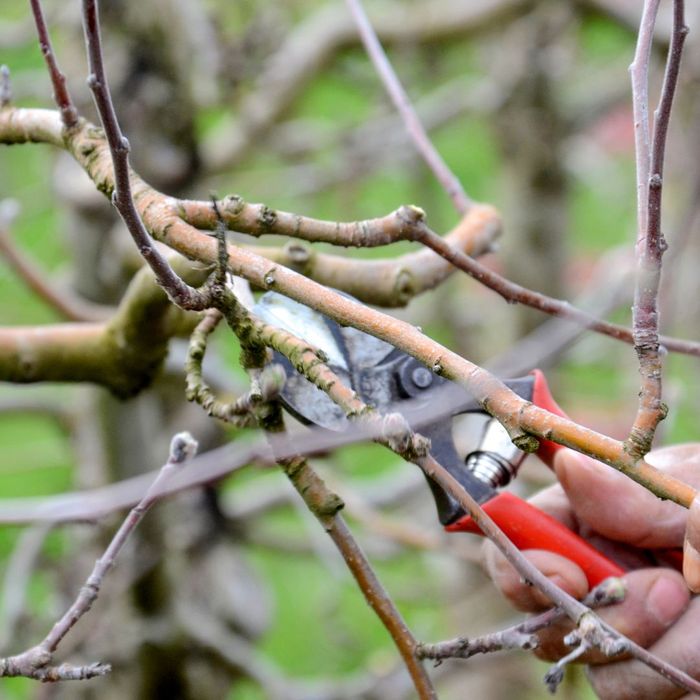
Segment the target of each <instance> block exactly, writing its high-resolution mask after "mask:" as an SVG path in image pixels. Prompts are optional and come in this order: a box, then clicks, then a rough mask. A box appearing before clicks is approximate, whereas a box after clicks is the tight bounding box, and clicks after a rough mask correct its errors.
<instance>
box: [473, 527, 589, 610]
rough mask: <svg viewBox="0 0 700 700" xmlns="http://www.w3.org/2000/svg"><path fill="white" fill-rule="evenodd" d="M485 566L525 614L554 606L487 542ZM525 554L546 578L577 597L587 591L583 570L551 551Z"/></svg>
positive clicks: (527, 552)
mask: <svg viewBox="0 0 700 700" xmlns="http://www.w3.org/2000/svg"><path fill="white" fill-rule="evenodd" d="M483 551H484V564H485V566H486V570H487V572H488V574H489V576H490V577H491V578H492V579H493V582H494V583H495V584H496V587H497V588H498V589H499V590H500V591H501V593H502V594H503V595H504V596H505V597H506V598H507V599H508V600H509V601H510V603H511V605H513V607H515V608H516V609H518V610H522V611H524V612H538V611H540V610H546V609H547V608H551V607H552V602H551V601H550V600H549V598H547V597H546V596H545V595H544V593H542V592H541V591H540V590H539V589H538V588H536V587H535V586H532V585H528V584H526V583H525V582H524V581H523V578H522V576H521V575H520V574H519V573H518V572H517V571H516V570H515V568H514V567H513V565H512V564H511V563H510V562H509V561H508V560H507V559H506V558H505V557H504V556H503V555H502V554H501V553H500V552H499V551H498V549H497V548H496V546H495V545H494V544H492V543H491V542H489V541H487V542H486V543H485V544H484V550H483ZM523 555H524V556H525V557H526V558H527V559H528V560H529V561H530V562H531V563H532V564H534V565H535V566H536V567H537V568H538V569H539V570H540V571H541V572H542V573H543V574H544V575H545V576H547V577H548V578H549V579H550V580H551V581H552V582H553V583H554V584H556V585H557V586H559V588H561V589H562V590H563V591H565V592H566V593H568V594H569V595H571V596H573V597H574V598H582V597H583V596H585V595H586V593H587V592H588V581H587V580H586V575H585V574H584V572H583V570H582V569H581V568H580V567H579V566H578V565H576V564H574V562H572V561H571V560H569V559H566V558H565V557H562V556H559V555H558V554H554V553H552V552H545V551H543V550H539V549H531V550H528V551H525V552H523Z"/></svg>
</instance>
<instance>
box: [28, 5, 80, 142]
mask: <svg viewBox="0 0 700 700" xmlns="http://www.w3.org/2000/svg"><path fill="white" fill-rule="evenodd" d="M30 4H31V6H32V14H33V15H34V23H35V24H36V31H37V34H38V35H39V46H40V47H41V53H42V54H43V55H44V60H45V61H46V67H47V68H48V69H49V77H50V78H51V84H52V85H53V99H54V102H55V103H56V104H57V105H58V108H59V110H60V111H61V120H62V121H63V125H64V126H65V127H66V129H70V128H71V127H73V126H75V125H76V124H77V123H78V110H77V109H76V108H75V105H74V104H73V100H72V99H71V96H70V93H69V92H68V86H67V85H66V76H65V75H63V73H62V72H61V69H60V68H59V67H58V62H57V61H56V55H55V54H54V52H53V47H52V46H51V39H50V37H49V30H48V28H47V26H46V19H45V18H44V12H43V10H42V8H41V2H40V0H30Z"/></svg>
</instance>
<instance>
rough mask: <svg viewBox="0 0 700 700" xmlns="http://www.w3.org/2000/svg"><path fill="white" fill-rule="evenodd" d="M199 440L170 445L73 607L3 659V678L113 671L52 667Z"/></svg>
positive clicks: (180, 437) (186, 437)
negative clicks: (42, 634) (31, 641)
mask: <svg viewBox="0 0 700 700" xmlns="http://www.w3.org/2000/svg"><path fill="white" fill-rule="evenodd" d="M196 450H197V443H196V442H195V441H194V440H193V438H192V436H191V435H190V434H189V433H178V434H177V435H175V437H174V438H173V439H172V442H171V444H170V456H169V458H168V461H167V462H166V463H165V465H164V466H163V467H162V468H161V470H160V471H159V472H158V475H157V476H156V478H155V480H154V481H153V483H152V484H151V486H150V487H149V488H148V490H147V491H146V493H145V495H144V496H143V498H142V499H141V501H140V502H139V503H138V505H137V506H135V507H134V508H133V509H132V510H131V512H130V513H129V514H128V515H127V517H126V519H125V520H124V522H123V523H122V525H121V527H120V528H119V530H117V532H116V534H115V535H114V537H113V538H112V541H111V542H110V543H109V545H108V546H107V549H106V550H105V552H104V554H103V555H102V557H100V559H98V560H97V562H96V563H95V566H94V568H93V570H92V573H91V574H90V576H88V578H87V580H86V582H85V584H84V585H83V587H82V588H81V589H80V593H79V594H78V597H77V598H76V599H75V601H74V602H73V604H72V605H71V606H70V608H69V609H68V610H67V611H66V612H65V613H64V615H63V616H62V617H61V618H60V619H59V620H58V621H57V622H56V624H55V625H54V626H53V627H52V628H51V631H50V632H49V633H48V634H47V635H46V637H45V638H44V639H43V640H42V641H41V642H40V643H39V644H37V645H36V646H34V647H32V648H31V649H28V650H27V651H25V652H22V653H21V654H17V655H15V656H10V657H7V658H4V659H0V677H2V676H5V677H14V676H25V677H27V678H35V679H37V680H41V681H43V682H53V681H61V680H84V679H88V678H93V677H95V676H103V675H105V674H107V673H109V672H110V670H111V668H110V666H108V665H105V664H100V663H95V664H90V665H88V666H80V667H76V666H70V665H68V664H63V665H62V666H58V667H54V666H51V663H52V661H53V657H54V654H55V652H56V650H57V649H58V646H59V645H60V643H61V641H62V640H63V639H64V638H65V636H66V635H67V634H68V633H69V632H70V631H71V629H73V627H74V626H75V624H76V623H77V622H78V621H79V620H80V618H81V617H82V616H83V615H85V613H87V612H88V610H90V608H91V607H92V605H93V603H94V602H95V600H97V597H98V596H99V594H100V589H101V588H102V584H103V582H104V579H105V577H106V576H107V574H108V573H109V570H110V569H111V568H112V567H113V566H114V563H115V561H116V558H117V557H118V556H119V553H120V552H121V550H122V548H123V547H124V545H125V544H126V542H127V540H128V539H129V537H130V535H131V534H132V533H133V531H134V530H135V529H136V527H137V526H138V524H139V523H140V522H141V520H142V519H143V517H144V516H145V515H146V513H147V512H148V510H149V509H150V508H151V506H152V505H153V504H154V503H155V502H156V501H157V500H159V499H160V498H161V497H162V485H163V483H165V482H167V481H168V480H169V479H170V478H171V476H172V474H173V472H175V471H177V470H178V469H179V467H180V465H182V463H183V462H185V461H186V460H188V459H190V458H191V457H193V456H194V453H195V452H196Z"/></svg>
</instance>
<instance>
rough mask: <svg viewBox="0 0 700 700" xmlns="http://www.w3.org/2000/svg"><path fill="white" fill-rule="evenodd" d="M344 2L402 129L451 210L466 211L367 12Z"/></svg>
mask: <svg viewBox="0 0 700 700" xmlns="http://www.w3.org/2000/svg"><path fill="white" fill-rule="evenodd" d="M346 2H347V5H348V7H349V8H350V12H351V13H352V16H353V18H354V19H355V23H356V24H357V29H358V31H359V33H360V38H361V39H362V43H363V44H364V46H365V49H366V51H367V54H368V56H369V58H370V60H371V61H372V63H373V64H374V67H375V69H376V71H377V74H378V75H379V77H380V79H381V81H382V83H384V87H385V88H386V91H387V92H388V93H389V96H390V97H391V100H392V102H393V103H394V106H395V107H396V109H397V110H398V111H399V113H400V114H401V118H402V119H403V122H404V125H405V127H406V130H407V131H408V134H409V136H410V137H411V139H412V141H413V143H414V144H415V146H416V148H417V149H418V152H419V153H420V154H421V156H422V157H423V159H424V160H425V162H426V164H427V165H428V167H429V168H430V169H431V170H432V171H433V174H434V175H435V177H436V178H437V180H438V182H439V183H440V184H441V185H442V187H443V188H444V190H445V192H447V195H448V196H449V198H450V199H451V200H452V203H453V204H454V206H455V209H457V211H458V212H459V213H460V214H462V215H464V214H466V212H467V211H468V209H469V208H470V207H471V206H472V200H471V199H470V198H469V197H468V196H467V194H466V192H465V191H464V188H463V187H462V184H461V183H460V181H459V179H458V178H457V176H456V175H455V174H454V173H453V172H452V171H451V170H450V168H449V167H448V165H447V163H445V161H444V160H443V158H442V156H441V155H440V154H439V153H438V151H437V149H436V148H435V146H433V143H432V141H431V140H430V137H429V136H428V134H427V132H426V130H425V129H424V128H423V125H422V124H421V121H420V119H419V118H418V115H417V114H416V111H415V109H414V108H413V105H412V104H411V100H410V99H409V97H408V95H407V94H406V91H405V90H404V88H403V86H402V85H401V82H400V81H399V79H398V76H397V75H396V73H395V72H394V69H393V68H392V66H391V63H389V59H388V58H387V56H386V54H385V53H384V49H382V45H381V43H380V42H379V38H378V37H377V34H376V32H375V31H374V29H373V27H372V24H371V22H370V21H369V18H368V17H367V13H366V12H365V10H364V8H363V6H362V3H361V1H360V0H346Z"/></svg>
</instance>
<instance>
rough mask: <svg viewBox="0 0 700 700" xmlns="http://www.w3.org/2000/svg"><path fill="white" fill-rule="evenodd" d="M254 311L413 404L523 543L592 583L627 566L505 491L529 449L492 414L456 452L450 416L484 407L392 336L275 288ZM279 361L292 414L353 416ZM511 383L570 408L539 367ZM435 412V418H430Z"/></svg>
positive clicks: (365, 386)
mask: <svg viewBox="0 0 700 700" xmlns="http://www.w3.org/2000/svg"><path fill="white" fill-rule="evenodd" d="M254 312H255V313H256V315H258V316H259V317H260V318H261V319H262V320H263V321H264V322H266V323H268V324H270V325H274V326H277V327H280V328H283V329H285V330H287V331H289V332H290V333H293V334H294V335H296V336H297V337H300V338H302V339H304V340H305V341H307V342H308V343H310V344H311V345H314V346H315V347H317V348H319V349H320V350H322V351H323V352H324V353H325V354H326V356H327V358H328V364H329V366H330V367H331V369H332V370H333V371H334V372H335V373H336V374H337V375H339V377H340V378H341V379H342V380H343V381H344V382H346V384H347V385H348V386H350V387H352V388H353V389H354V391H355V392H356V393H357V394H358V396H359V397H360V398H361V399H362V400H363V401H364V402H365V403H367V404H369V405H371V406H373V407H375V408H376V409H377V410H379V411H382V412H386V411H399V412H401V413H404V411H403V410H402V406H403V407H408V406H409V405H410V407H411V410H410V411H409V412H408V414H405V415H407V420H408V422H409V425H411V427H415V428H416V429H417V430H418V432H420V433H421V435H424V436H425V437H427V438H429V439H430V441H431V453H432V454H433V456H434V457H435V459H436V460H437V461H438V462H440V464H442V466H444V467H445V469H447V471H449V472H450V474H451V475H452V476H453V477H455V479H457V481H459V483H460V484H461V485H462V486H463V487H464V488H465V489H466V490H467V491H468V492H469V493H470V494H471V496H472V497H473V498H474V499H475V500H476V501H477V502H478V503H479V504H480V505H481V506H482V507H483V508H484V510H485V511H486V512H487V513H488V514H489V515H490V516H491V518H492V519H493V520H494V521H495V522H496V524H497V525H498V526H499V527H500V528H501V529H502V530H503V531H504V532H505V534H506V535H507V536H508V537H509V539H510V540H511V541H512V542H513V543H514V544H515V545H516V546H517V547H518V549H544V550H548V551H551V552H556V553H557V554H561V555H562V556H565V557H567V558H568V559H570V560H572V561H574V562H576V564H578V565H579V566H580V567H581V569H583V571H584V572H585V574H586V577H587V579H588V583H589V585H590V586H591V587H594V586H596V585H597V584H598V583H600V582H601V581H603V580H604V579H606V578H608V577H610V576H621V575H623V574H624V570H623V569H622V568H621V567H620V566H618V565H617V564H616V563H614V562H613V561H611V560H610V559H608V558H607V557H606V556H604V555H603V554H602V553H600V552H599V551H598V550H596V549H595V548H594V547H592V546H591V545H590V544H589V543H588V542H586V541H585V540H583V539H582V538H581V537H579V536H578V535H577V534H575V533H574V532H572V531H571V530H569V529H568V528H567V527H565V526H564V525H562V524H561V523H560V522H559V521H557V520H555V519H554V518H552V517H551V516H549V515H547V514H546V513H544V512H542V511H541V510H539V509H538V508H536V507H534V506H533V505H531V504H529V503H528V502H527V501H524V500H522V499H521V498H519V497H517V496H515V495H514V494H512V493H510V492H507V491H499V489H500V488H501V487H503V486H505V485H506V484H508V483H509V482H510V481H511V480H512V479H513V478H515V477H516V476H517V473H518V469H519V468H520V465H521V464H522V462H523V460H524V459H525V456H526V454H525V453H524V452H522V451H521V450H519V449H518V448H517V447H516V446H515V445H514V444H513V443H512V442H511V440H510V438H509V436H508V434H507V432H506V430H505V429H504V428H503V426H501V424H500V423H499V422H498V421H497V420H496V419H494V418H491V417H490V416H489V417H488V419H487V421H486V423H485V427H484V429H483V433H482V436H481V439H480V440H479V443H478V446H477V447H476V449H474V450H472V451H471V452H469V454H467V455H466V457H464V456H460V455H459V453H458V451H457V448H456V446H455V442H454V439H453V434H452V420H451V419H452V417H454V416H457V415H459V414H464V413H485V412H484V409H483V408H482V407H481V406H480V405H479V404H478V403H477V402H476V401H475V400H474V398H473V397H472V396H471V395H470V394H468V393H467V392H466V391H465V390H463V389H462V388H461V387H459V386H458V385H456V384H454V383H452V382H450V381H449V380H446V379H444V378H442V377H440V376H439V375H437V374H435V373H434V372H432V371H430V370H429V369H427V368H426V367H424V366H423V365H422V364H421V363H419V362H418V361H417V360H415V359H414V358H413V357H411V356H410V355H407V354H406V353H404V352H402V351H401V350H399V349H397V348H395V347H394V346H392V345H390V344H389V343H386V342H384V341H382V340H380V339H378V338H375V337H374V336H371V335H368V334H366V333H363V332H362V331H358V330H356V329H354V328H350V327H341V326H340V325H339V324H337V323H336V322H335V321H333V320H331V319H329V318H328V317H326V316H323V315H322V314H320V313H318V312H316V311H313V310H312V309H310V308H308V307H306V306H304V305H302V304H299V303H297V302H295V301H293V300H291V299H289V298H287V297H285V296H282V295H281V294H277V293H276V292H267V293H266V294H264V295H263V296H262V297H261V298H260V300H259V302H258V304H257V305H256V307H255V309H254ZM274 361H275V362H277V363H279V364H281V365H282V367H283V368H284V371H285V374H286V381H285V385H284V387H283V389H282V391H281V395H280V400H281V401H282V403H283V405H284V407H285V408H286V409H287V410H288V411H289V412H290V413H291V414H292V415H293V416H295V417H296V418H297V419H299V420H300V421H302V422H303V423H306V424H313V425H316V426H320V427H322V428H325V429H328V430H336V431H340V430H343V429H345V428H346V427H347V426H348V422H347V418H346V417H345V415H344V413H343V411H342V410H341V409H340V408H339V407H338V406H337V405H336V404H334V403H333V402H332V401H331V400H330V399H329V398H328V396H327V395H326V394H325V393H323V392H322V391H321V390H319V389H318V388H317V387H316V386H314V385H313V384H312V383H311V382H309V381H308V380H307V379H305V378H304V377H303V376H302V375H300V374H299V373H298V372H297V371H296V370H295V369H294V367H293V366H292V365H291V363H290V362H289V361H288V360H287V359H286V358H284V357H283V356H282V355H280V354H278V353H276V354H275V359H274ZM505 383H506V384H507V386H508V387H510V389H511V390H513V391H514V392H515V393H516V394H518V395H519V396H521V397H522V398H523V399H525V400H527V401H531V402H532V403H534V404H536V405H537V406H540V407H542V408H544V409H546V410H548V411H550V412H551V413H556V414H557V415H560V416H565V414H564V412H563V411H562V410H561V408H559V406H558V405H557V403H556V402H555V401H554V399H553V398H552V395H551V393H550V391H549V388H548V386H547V381H546V379H545V377H544V375H543V374H542V372H541V371H539V370H534V371H533V372H531V373H530V374H529V375H527V376H525V377H520V378H517V379H510V380H507V381H505ZM448 386H449V387H451V388H450V401H449V404H450V405H449V415H444V412H445V411H444V403H445V402H444V400H443V399H444V396H445V390H446V389H447V387H448ZM455 397H456V398H455ZM436 409H437V410H436ZM438 412H439V415H438ZM431 413H432V415H433V416H435V418H433V419H430V418H428V419H427V420H426V416H430V415H431ZM411 416H414V417H415V418H411ZM419 416H420V418H419ZM559 449H561V445H558V444H556V443H553V442H550V441H547V440H542V441H541V442H540V448H539V450H538V452H537V454H538V456H539V457H540V458H541V459H542V461H543V462H544V463H545V464H547V466H549V467H550V468H551V467H552V463H553V460H554V455H555V454H556V452H557V451H558V450H559ZM428 484H429V486H430V488H431V491H432V494H433V497H434V499H435V504H436V506H437V512H438V516H439V518H440V522H441V523H442V525H443V527H444V528H445V530H447V531H449V532H472V533H476V534H481V531H480V530H479V528H478V526H477V525H476V524H475V523H474V522H473V521H472V519H471V518H470V517H469V516H468V515H467V514H466V513H465V512H464V510H463V509H462V508H461V506H460V505H459V503H457V501H456V500H455V499H454V498H452V497H451V496H450V495H449V494H447V493H446V492H445V491H444V490H443V489H442V488H441V487H440V486H439V485H438V484H436V483H435V482H433V481H432V480H431V479H428Z"/></svg>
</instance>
